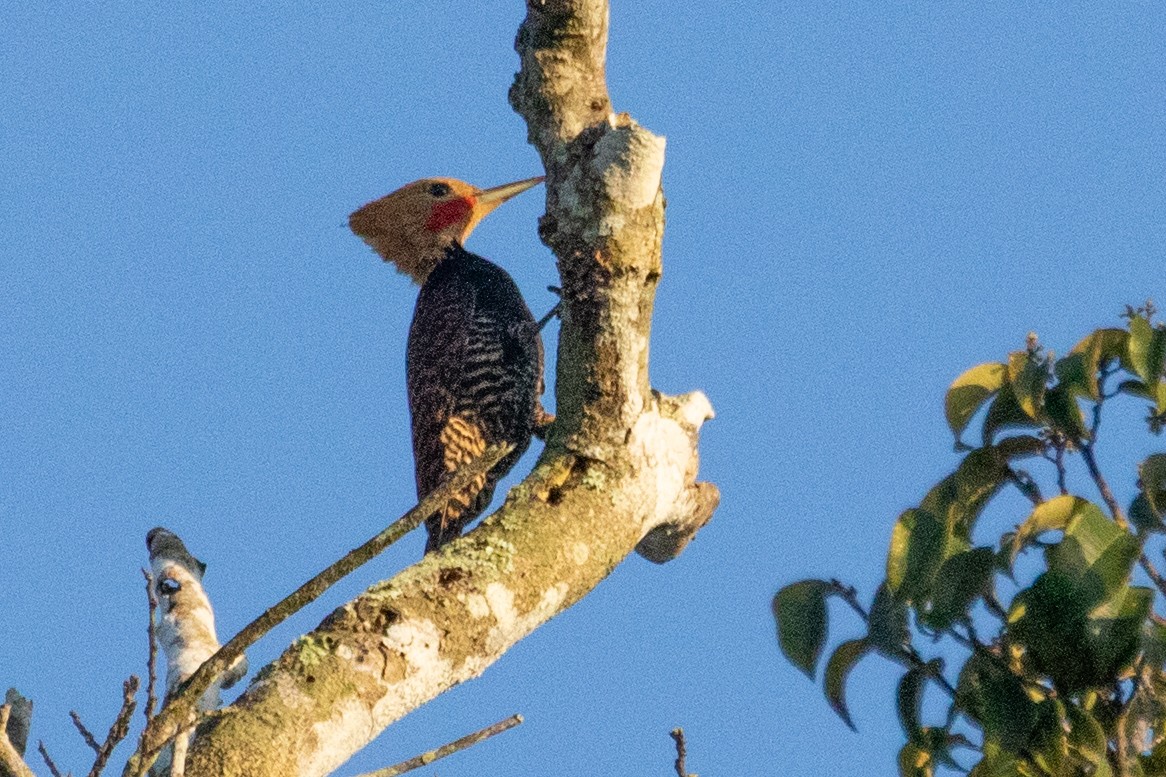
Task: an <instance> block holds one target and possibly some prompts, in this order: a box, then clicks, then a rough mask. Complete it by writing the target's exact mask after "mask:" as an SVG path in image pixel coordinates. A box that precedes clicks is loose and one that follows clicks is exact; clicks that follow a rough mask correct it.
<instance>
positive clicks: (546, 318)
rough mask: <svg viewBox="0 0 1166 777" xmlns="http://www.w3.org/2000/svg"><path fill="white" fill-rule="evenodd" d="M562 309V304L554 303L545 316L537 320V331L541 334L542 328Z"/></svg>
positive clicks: (560, 302)
mask: <svg viewBox="0 0 1166 777" xmlns="http://www.w3.org/2000/svg"><path fill="white" fill-rule="evenodd" d="M562 309H563V302H562V300H560V301H559V302H556V303H555V306H554V307H553V308H551V309H550V310H548V311H547V314H546V315H545V316H543V317H542V318H540V319H539V320H538V330H539V331H540V332H541V331H542V330H543V327H545V326H546V325H547V324H549V323H550V322H551V319H552V318H554V317H555V316H557V315H559V311H561V310H562Z"/></svg>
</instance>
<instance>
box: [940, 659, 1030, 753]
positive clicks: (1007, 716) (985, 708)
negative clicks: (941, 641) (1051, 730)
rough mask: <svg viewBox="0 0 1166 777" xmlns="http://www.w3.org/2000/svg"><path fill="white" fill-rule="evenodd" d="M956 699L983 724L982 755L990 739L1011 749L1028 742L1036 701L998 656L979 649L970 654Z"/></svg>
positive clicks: (1004, 747) (995, 743)
mask: <svg viewBox="0 0 1166 777" xmlns="http://www.w3.org/2000/svg"><path fill="white" fill-rule="evenodd" d="M956 699H957V703H958V704H959V706H960V708H961V709H963V710H966V711H967V713H968V714H969V715H970V716H971V717H972V719H973V720H975V721H977V722H979V724H980V726H981V728H983V730H984V740H985V748H984V753H985V755H987V754H988V752H989V749H990V748H989V747H988V746H987V745H988V743H989V742H991V743H992V744H993V745H994V746H996V747H999V748H1001V749H1003V750H1006V751H1010V752H1013V753H1019V752H1021V751H1022V750H1023V749H1024V748H1025V747H1026V746H1027V745H1028V741H1029V736H1030V735H1031V733H1032V730H1033V727H1034V726H1035V725H1036V723H1037V708H1036V704H1035V703H1034V702H1033V701H1032V699H1030V698H1029V697H1028V694H1027V693H1025V691H1024V686H1023V685H1022V684H1021V681H1020V678H1019V677H1017V676H1016V675H1014V674H1012V672H1010V671H1009V670H1008V668H1007V667H1006V666H1005V665H1004V664H1003V662H1002V660H1001V659H999V658H997V657H995V656H991V655H987V654H985V653H982V652H978V653H975V654H973V655H972V657H971V658H969V659H968V661H967V663H965V664H964V668H963V670H962V671H961V672H960V679H959V686H958V688H957V690H956Z"/></svg>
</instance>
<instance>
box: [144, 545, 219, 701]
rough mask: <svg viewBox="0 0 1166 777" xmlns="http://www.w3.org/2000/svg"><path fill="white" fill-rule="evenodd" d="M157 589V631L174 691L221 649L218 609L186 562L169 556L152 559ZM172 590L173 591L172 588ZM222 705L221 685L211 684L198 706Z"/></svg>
mask: <svg viewBox="0 0 1166 777" xmlns="http://www.w3.org/2000/svg"><path fill="white" fill-rule="evenodd" d="M150 566H151V568H152V570H153V573H154V579H155V580H157V581H161V582H163V583H164V585H163V586H161V587H159V589H158V624H157V628H156V631H155V633H156V635H157V637H158V644H159V645H161V647H162V652H163V653H164V654H165V655H166V688H167V690H168V691H173V690H174V689H175V688H177V687H178V685H179V684H181V683H182V682H184V681H185V680H186V679H187V678H188V677H190V676H191V675H192V674H194V672H195V670H196V669H198V668H199V667H200V666H202V664H203V662H204V661H206V660H207V659H208V658H210V657H211V656H212V655H214V653H215V651H217V650H218V649H219V640H218V636H217V635H216V634H215V613H214V610H213V609H212V608H211V603H210V600H209V599H208V598H207V595H206V591H205V590H204V589H203V587H202V581H201V580H199V578H198V577H197V576H196V575H194V574H193V573H192V572H191V571H190V570H189V569H187V567H186V566H184V565H183V564H180V563H177V562H175V561H172V560H169V559H166V558H156V559H154V560H153V561H152V562H151V565H150ZM170 591H172V593H171V592H170ZM218 706H219V685H218V684H215V685H213V686H211V687H210V688H209V689H208V690H207V692H206V694H205V695H204V696H203V697H202V699H201V700H200V702H199V708H200V709H203V710H212V709H215V708H217V707H218Z"/></svg>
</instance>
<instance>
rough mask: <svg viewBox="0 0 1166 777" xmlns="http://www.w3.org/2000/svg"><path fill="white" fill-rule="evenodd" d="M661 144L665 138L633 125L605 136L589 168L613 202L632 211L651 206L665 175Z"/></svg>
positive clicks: (607, 133) (630, 124)
mask: <svg viewBox="0 0 1166 777" xmlns="http://www.w3.org/2000/svg"><path fill="white" fill-rule="evenodd" d="M664 145H665V141H664V138H662V137H660V136H658V135H653V134H652V133H651V132H649V131H648V130H646V129H644V128H643V127H641V126H640V125H639V124H636V123H635V122H630V123H629V124H627V125H626V126H618V127H612V128H611V129H610V130H609V131H608V132H605V133H604V135H603V137H601V138H600V139H599V142H598V143H596V144H595V156H594V158H593V159H592V160H591V169H592V170H593V171H594V173H595V174H596V175H597V176H598V177H600V178H601V179H602V180H603V187H604V191H605V193H606V194H607V196H608V197H609V198H610V199H611V201H612V202H613V203H615V204H617V205H620V206H623V207H627V208H631V209H635V210H638V209H639V208H646V207H648V206H649V205H651V204H652V202H653V201H654V200H655V199H656V192H658V191H659V190H660V176H661V175H662V174H663V172H664ZM612 210H616V211H618V210H619V208H614V209H612ZM612 227H613V228H614V225H612ZM602 231H603V230H602V229H601V232H602Z"/></svg>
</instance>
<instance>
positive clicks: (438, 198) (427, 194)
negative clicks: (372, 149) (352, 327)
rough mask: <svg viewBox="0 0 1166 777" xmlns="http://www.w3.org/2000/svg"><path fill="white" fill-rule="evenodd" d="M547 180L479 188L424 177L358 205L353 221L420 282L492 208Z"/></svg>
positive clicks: (350, 220)
mask: <svg viewBox="0 0 1166 777" xmlns="http://www.w3.org/2000/svg"><path fill="white" fill-rule="evenodd" d="M542 180H543V179H542V177H541V176H540V177H538V178H527V179H526V180H525V181H515V182H514V183H508V184H505V185H504V186H495V187H494V188H492V189H478V188H475V187H473V186H470V185H469V184H468V183H465V182H464V181H459V180H457V179H454V178H423V179H421V180H420V181H414V182H413V183H411V184H406V185H405V186H402V187H401V188H400V189H397V191H395V192H393V193H392V194H387V195H385V196H384V197H381V198H380V199H379V200H373V201H372V202H370V203H368V204H367V205H365V206H364V207H362V208H361V209H360V210H357V211H356V212H354V213H353V214H352V215H351V216H349V217H348V226H349V227H350V228H351V229H352V231H353V232H355V233H356V234H357V235H359V236H360V237H361V239H363V240H364V242H366V243H368V244H369V245H370V246H372V247H373V250H375V251H376V252H377V253H378V254H380V255H381V258H382V259H384V260H385V261H386V262H392V263H393V264H394V265H396V266H397V269H398V270H400V271H401V272H403V273H405V274H406V275H408V276H409V277H411V278H412V279H413V280H415V281H416V282H417V283H419V284H420V283H424V282H425V279H426V277H428V276H429V273H430V272H432V271H433V268H434V267H436V266H437V263H438V262H439V261H441V258H442V256H443V255H444V253H445V249H446V248H448V247H449V246H450V245H451V244H453V243H455V242H456V243H464V242H465V239H466V238H467V237H469V234H470V232H472V231H473V229H474V227H476V226H478V222H479V221H481V220H482V218H483V217H484V216H485V215H486V214H487V213H489V212H490V211H492V210H494V208H497V207H498V206H499V205H501V204H502V203H504V202H506V201H507V200H508V199H510V198H511V197H513V196H514V195H516V194H518V193H520V192H524V191H526V190H527V189H529V188H530V187H532V186H534V185H535V184H537V183H541V182H542Z"/></svg>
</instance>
